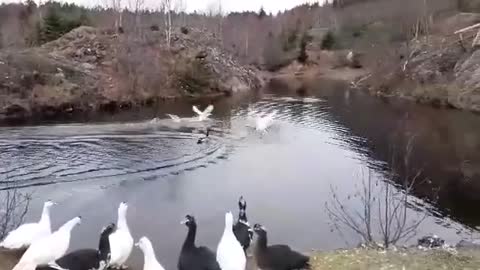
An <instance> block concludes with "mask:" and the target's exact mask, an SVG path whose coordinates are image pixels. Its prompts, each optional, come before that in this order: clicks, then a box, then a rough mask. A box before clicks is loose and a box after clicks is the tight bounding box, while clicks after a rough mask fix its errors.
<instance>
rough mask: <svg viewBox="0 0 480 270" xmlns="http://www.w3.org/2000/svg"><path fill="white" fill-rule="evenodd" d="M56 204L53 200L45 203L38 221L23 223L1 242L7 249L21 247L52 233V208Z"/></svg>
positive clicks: (1, 245)
mask: <svg viewBox="0 0 480 270" xmlns="http://www.w3.org/2000/svg"><path fill="white" fill-rule="evenodd" d="M53 205H55V203H54V202H52V201H46V202H45V203H44V204H43V211H42V217H41V218H40V221H39V222H38V223H27V224H23V225H21V226H20V227H18V228H17V229H15V230H13V231H11V232H10V233H9V234H8V235H7V237H5V239H4V240H3V241H2V242H1V243H0V247H3V248H6V249H21V248H27V247H29V246H30V245H31V244H32V243H33V242H34V241H35V240H37V239H40V238H42V237H45V236H48V235H50V234H51V233H52V229H51V225H50V208H51V207H52V206H53Z"/></svg>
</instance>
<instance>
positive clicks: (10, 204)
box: [0, 187, 32, 239]
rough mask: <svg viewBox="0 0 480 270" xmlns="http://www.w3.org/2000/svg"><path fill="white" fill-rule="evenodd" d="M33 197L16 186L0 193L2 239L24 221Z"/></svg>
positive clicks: (0, 236) (0, 231)
mask: <svg viewBox="0 0 480 270" xmlns="http://www.w3.org/2000/svg"><path fill="white" fill-rule="evenodd" d="M31 199H32V197H31V194H28V193H21V192H19V190H18V189H17V188H15V187H13V188H11V189H6V190H5V191H2V192H1V193H0V202H1V204H0V239H3V238H4V237H5V236H6V235H7V233H8V232H10V231H11V230H13V229H15V228H17V227H18V226H20V224H22V223H23V220H24V218H25V215H26V214H27V212H28V209H29V206H30V201H31Z"/></svg>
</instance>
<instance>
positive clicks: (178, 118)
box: [167, 113, 182, 123]
mask: <svg viewBox="0 0 480 270" xmlns="http://www.w3.org/2000/svg"><path fill="white" fill-rule="evenodd" d="M167 115H168V117H170V119H172V121H173V122H175V123H180V122H181V121H182V118H180V117H179V116H178V115H175V114H169V113H167Z"/></svg>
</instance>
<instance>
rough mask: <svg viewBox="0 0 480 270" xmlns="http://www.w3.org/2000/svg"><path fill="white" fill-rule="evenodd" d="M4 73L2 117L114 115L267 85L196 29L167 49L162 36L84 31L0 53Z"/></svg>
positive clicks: (176, 35)
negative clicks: (172, 100) (179, 99)
mask: <svg viewBox="0 0 480 270" xmlns="http://www.w3.org/2000/svg"><path fill="white" fill-rule="evenodd" d="M185 33H187V34H185ZM0 74H1V75H0V119H25V118H29V117H40V118H43V117H53V118H55V117H59V116H63V115H68V114H74V113H78V112H82V113H83V112H86V111H97V110H109V111H112V110H116V109H118V108H130V107H133V106H140V105H145V104H149V105H151V104H153V103H154V102H156V101H159V100H162V99H165V98H177V97H192V96H193V97H195V96H210V95H214V96H215V95H225V94H230V93H232V92H236V91H245V90H248V89H257V88H259V87H261V85H262V82H261V80H260V78H259V77H258V76H257V71H256V70H255V69H253V68H251V67H247V66H243V65H241V64H239V63H238V62H237V61H236V60H235V59H234V58H233V57H232V56H231V55H230V54H228V53H227V52H225V51H223V50H222V49H221V46H220V42H219V40H218V39H216V38H215V36H214V35H211V34H209V33H206V32H203V31H200V30H197V29H189V31H187V32H185V31H183V32H182V31H178V32H177V31H176V32H174V34H173V37H172V43H171V46H167V45H166V42H165V37H164V33H163V32H161V31H151V30H150V29H144V30H141V31H138V32H137V33H130V34H117V33H115V32H112V31H109V30H102V29H96V28H92V27H85V26H82V27H79V28H77V29H74V30H72V31H71V32H69V33H67V34H65V35H64V36H63V37H61V38H60V39H58V40H55V41H52V42H49V43H47V44H44V45H43V46H41V47H37V48H31V49H25V50H4V51H0Z"/></svg>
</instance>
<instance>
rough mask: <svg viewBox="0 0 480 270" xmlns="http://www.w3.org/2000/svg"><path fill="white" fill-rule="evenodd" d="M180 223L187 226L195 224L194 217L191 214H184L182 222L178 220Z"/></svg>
mask: <svg viewBox="0 0 480 270" xmlns="http://www.w3.org/2000/svg"><path fill="white" fill-rule="evenodd" d="M180 224H185V226H187V227H189V228H190V227H193V226H196V225H197V223H196V221H195V217H194V216H192V215H186V216H185V219H184V220H183V221H182V222H180Z"/></svg>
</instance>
